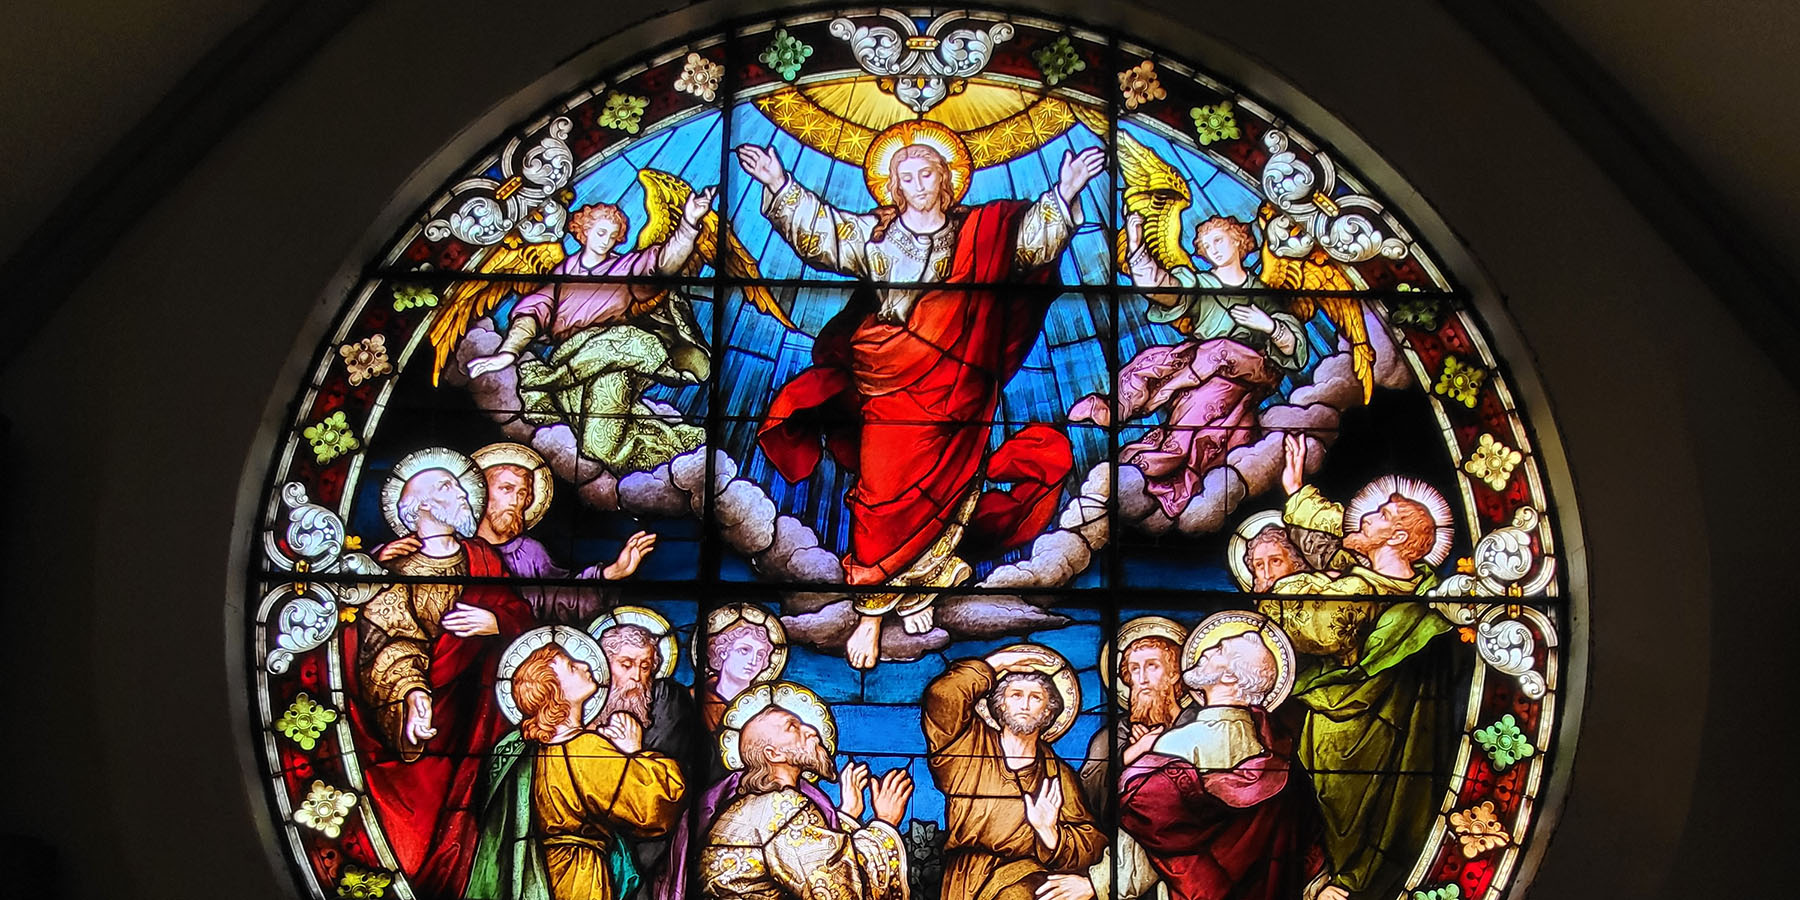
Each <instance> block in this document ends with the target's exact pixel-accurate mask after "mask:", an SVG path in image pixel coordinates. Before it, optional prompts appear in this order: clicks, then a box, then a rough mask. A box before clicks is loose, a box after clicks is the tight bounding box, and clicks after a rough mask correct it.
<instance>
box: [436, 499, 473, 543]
mask: <svg viewBox="0 0 1800 900" xmlns="http://www.w3.org/2000/svg"><path fill="white" fill-rule="evenodd" d="M431 517H432V518H434V519H436V520H438V521H439V522H442V523H444V524H445V525H448V526H450V528H451V529H452V530H454V531H455V532H456V533H457V534H460V535H462V536H463V537H466V538H470V537H474V536H475V511H474V510H472V509H470V508H469V505H468V504H467V503H458V504H456V505H455V506H453V507H451V508H450V509H442V508H440V507H437V506H433V507H431Z"/></svg>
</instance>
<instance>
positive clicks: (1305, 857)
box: [1119, 613, 1347, 900]
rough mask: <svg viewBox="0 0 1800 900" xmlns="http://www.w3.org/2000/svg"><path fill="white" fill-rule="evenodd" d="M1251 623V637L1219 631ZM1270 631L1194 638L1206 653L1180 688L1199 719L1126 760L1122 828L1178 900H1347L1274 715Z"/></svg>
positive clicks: (1213, 632) (1207, 629)
mask: <svg viewBox="0 0 1800 900" xmlns="http://www.w3.org/2000/svg"><path fill="white" fill-rule="evenodd" d="M1252 617H1254V619H1255V620H1256V625H1257V626H1259V627H1254V628H1252V629H1251V630H1227V629H1221V628H1214V627H1212V625H1213V623H1214V622H1215V621H1219V620H1220V619H1221V618H1223V619H1226V620H1230V619H1233V618H1236V619H1251V618H1252ZM1273 627H1274V626H1273V625H1271V624H1269V623H1267V622H1266V620H1263V619H1262V618H1261V617H1260V616H1256V614H1254V613H1226V614H1221V616H1215V617H1212V618H1209V619H1208V621H1206V622H1202V623H1201V625H1200V627H1198V628H1196V629H1195V637H1196V638H1198V639H1200V640H1201V641H1202V642H1203V643H1204V644H1205V646H1203V647H1202V648H1196V649H1199V651H1200V652H1199V653H1198V654H1197V658H1196V659H1195V661H1194V664H1193V665H1192V666H1191V667H1190V668H1189V669H1188V670H1187V672H1186V673H1185V674H1184V676H1183V677H1184V681H1185V682H1186V684H1187V685H1188V686H1189V687H1191V688H1193V689H1194V690H1196V691H1199V692H1201V696H1202V698H1203V699H1202V705H1201V706H1200V707H1199V708H1198V711H1197V714H1196V715H1195V716H1194V718H1193V720H1192V721H1191V722H1189V723H1187V724H1184V725H1181V726H1180V727H1177V728H1175V729H1173V730H1170V731H1168V732H1166V733H1164V732H1161V731H1160V729H1159V730H1158V731H1157V732H1152V733H1149V734H1146V735H1144V736H1143V737H1142V738H1140V739H1139V740H1138V741H1136V742H1134V743H1133V744H1132V745H1131V746H1130V747H1129V748H1127V749H1126V751H1125V765H1126V767H1125V770H1124V772H1123V773H1122V774H1121V776H1120V782H1121V785H1122V789H1121V791H1120V796H1119V827H1120V829H1122V830H1123V831H1124V832H1125V833H1126V834H1128V835H1130V836H1131V837H1132V838H1133V839H1135V841H1136V842H1137V844H1138V845H1139V846H1140V847H1142V849H1143V851H1144V853H1145V854H1146V855H1147V856H1148V857H1149V860H1150V863H1151V865H1152V866H1154V867H1155V869H1156V870H1157V872H1158V873H1159V874H1160V875H1161V876H1162V877H1163V879H1164V881H1165V883H1166V884H1167V886H1168V889H1169V893H1170V896H1171V897H1174V898H1175V900H1284V898H1301V897H1306V898H1309V900H1344V898H1345V897H1346V896H1347V895H1346V893H1345V892H1344V890H1343V889H1342V888H1341V887H1337V886H1330V885H1327V883H1326V882H1327V879H1328V874H1327V870H1326V861H1325V855H1324V848H1323V846H1322V844H1321V843H1320V830H1321V826H1320V821H1319V809H1318V801H1317V800H1316V799H1315V798H1314V797H1313V795H1312V789H1311V785H1310V784H1309V783H1308V781H1307V778H1306V772H1305V771H1304V770H1303V769H1302V768H1300V767H1299V766H1297V765H1295V762H1294V756H1293V742H1292V740H1291V739H1290V738H1288V737H1287V736H1286V735H1285V734H1284V733H1283V732H1282V730H1281V728H1280V726H1279V725H1278V724H1277V723H1276V722H1275V721H1274V720H1273V719H1272V718H1270V716H1269V714H1268V706H1269V705H1270V702H1271V699H1272V696H1271V695H1272V694H1273V693H1274V692H1275V691H1276V690H1277V687H1276V686H1277V683H1278V681H1279V674H1280V669H1279V664H1278V662H1277V660H1276V658H1275V656H1274V654H1273V653H1272V652H1271V651H1270V648H1269V645H1268V643H1267V642H1266V641H1265V640H1264V638H1263V636H1262V630H1261V629H1263V628H1273ZM1240 629H1241V626H1240ZM1221 633H1224V634H1225V636H1223V637H1222V638H1221V637H1218V635H1220V634H1221ZM1289 653H1290V656H1291V651H1289ZM1289 667H1290V669H1291V663H1290V664H1289Z"/></svg>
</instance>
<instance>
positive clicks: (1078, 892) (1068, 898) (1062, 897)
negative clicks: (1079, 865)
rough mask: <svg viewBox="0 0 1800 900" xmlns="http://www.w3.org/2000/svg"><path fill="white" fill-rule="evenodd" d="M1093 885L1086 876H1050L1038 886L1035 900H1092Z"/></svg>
mask: <svg viewBox="0 0 1800 900" xmlns="http://www.w3.org/2000/svg"><path fill="white" fill-rule="evenodd" d="M1093 898H1094V883H1093V882H1092V881H1089V880H1088V877H1087V876H1086V875H1052V876H1050V877H1049V878H1046V879H1044V883H1043V884H1041V885H1038V889H1037V900H1093Z"/></svg>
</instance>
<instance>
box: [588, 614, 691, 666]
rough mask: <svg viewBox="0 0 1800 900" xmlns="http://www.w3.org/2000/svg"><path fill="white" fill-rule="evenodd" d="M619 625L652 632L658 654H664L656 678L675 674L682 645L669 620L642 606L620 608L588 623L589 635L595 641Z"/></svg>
mask: <svg viewBox="0 0 1800 900" xmlns="http://www.w3.org/2000/svg"><path fill="white" fill-rule="evenodd" d="M619 625H636V626H638V627H639V628H642V629H644V630H645V631H648V632H650V634H651V635H652V636H654V637H655V638H656V649H657V652H659V653H661V654H662V664H661V665H659V666H657V667H656V677H658V678H667V677H669V676H671V675H673V674H675V666H676V664H677V663H678V662H679V660H677V659H676V658H675V655H676V654H678V653H680V652H681V645H680V644H678V643H677V642H676V641H675V629H674V628H672V627H671V626H670V625H669V620H668V619H665V618H663V617H662V614H661V613H658V612H657V611H656V610H653V609H646V608H644V607H642V606H620V607H616V608H614V609H613V610H612V611H611V612H607V613H602V614H601V615H600V617H599V618H597V619H595V620H594V621H592V622H590V623H588V627H587V633H588V634H589V635H590V636H592V637H593V639H594V640H596V641H598V640H600V637H601V636H602V635H604V634H606V632H607V631H609V630H610V629H612V628H614V627H616V626H619Z"/></svg>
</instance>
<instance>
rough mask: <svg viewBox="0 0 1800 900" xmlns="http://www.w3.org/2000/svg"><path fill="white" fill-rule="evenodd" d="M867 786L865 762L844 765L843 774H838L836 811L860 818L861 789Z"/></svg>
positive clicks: (861, 806) (861, 809)
mask: <svg viewBox="0 0 1800 900" xmlns="http://www.w3.org/2000/svg"><path fill="white" fill-rule="evenodd" d="M868 787H869V767H868V765H867V764H866V763H851V764H850V765H847V766H845V767H844V771H843V774H841V775H839V776H838V794H839V799H838V811H839V812H841V813H843V814H844V815H846V816H849V817H850V818H852V819H861V818H862V814H863V808H864V807H863V791H865V790H868Z"/></svg>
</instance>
